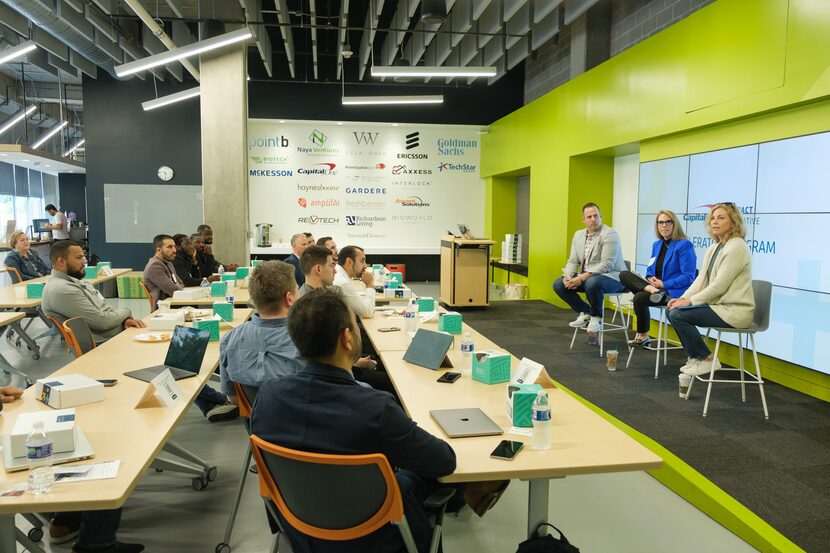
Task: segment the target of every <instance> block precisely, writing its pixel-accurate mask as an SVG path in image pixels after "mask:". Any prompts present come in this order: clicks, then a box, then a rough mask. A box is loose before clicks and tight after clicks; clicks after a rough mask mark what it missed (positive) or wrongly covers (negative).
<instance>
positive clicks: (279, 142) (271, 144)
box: [248, 135, 288, 150]
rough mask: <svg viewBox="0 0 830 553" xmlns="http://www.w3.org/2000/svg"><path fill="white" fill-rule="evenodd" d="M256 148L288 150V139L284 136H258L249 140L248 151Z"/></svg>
mask: <svg viewBox="0 0 830 553" xmlns="http://www.w3.org/2000/svg"><path fill="white" fill-rule="evenodd" d="M254 148H288V137H286V136H283V135H274V136H258V137H256V138H249V139H248V149H249V150H253V149H254Z"/></svg>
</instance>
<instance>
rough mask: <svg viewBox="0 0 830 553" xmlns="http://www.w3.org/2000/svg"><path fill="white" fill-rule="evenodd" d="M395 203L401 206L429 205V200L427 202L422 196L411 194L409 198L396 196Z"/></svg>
mask: <svg viewBox="0 0 830 553" xmlns="http://www.w3.org/2000/svg"><path fill="white" fill-rule="evenodd" d="M395 203H396V204H397V205H399V206H401V207H429V205H430V204H429V202H425V201H424V200H423V199H421V197H420V196H410V197H408V198H403V199H402V198H395Z"/></svg>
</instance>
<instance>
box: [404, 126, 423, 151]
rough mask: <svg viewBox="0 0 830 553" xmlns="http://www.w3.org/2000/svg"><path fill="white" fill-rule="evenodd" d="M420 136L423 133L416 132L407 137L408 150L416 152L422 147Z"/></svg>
mask: <svg viewBox="0 0 830 553" xmlns="http://www.w3.org/2000/svg"><path fill="white" fill-rule="evenodd" d="M420 134H421V133H419V132H418V131H415V132H412V133H409V134H408V135H406V149H407V150H414V149H415V148H417V147H418V146H420V145H421V141H420Z"/></svg>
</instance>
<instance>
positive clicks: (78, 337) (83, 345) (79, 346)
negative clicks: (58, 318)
mask: <svg viewBox="0 0 830 553" xmlns="http://www.w3.org/2000/svg"><path fill="white" fill-rule="evenodd" d="M63 328H64V329H65V330H66V333H67V334H68V335H69V339H70V340H71V343H72V347H74V348H75V357H80V356H81V355H83V354H85V353H88V352H90V351H92V350H93V349H95V338H94V337H93V336H92V331H91V330H90V329H89V325H87V324H86V321H85V320H83V319H82V318H81V317H73V318H71V319H67V320H66V321H64V323H63Z"/></svg>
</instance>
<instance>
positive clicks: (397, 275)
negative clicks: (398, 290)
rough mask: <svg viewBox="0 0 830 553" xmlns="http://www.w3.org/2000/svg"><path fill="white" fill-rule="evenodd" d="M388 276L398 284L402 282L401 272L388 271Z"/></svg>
mask: <svg viewBox="0 0 830 553" xmlns="http://www.w3.org/2000/svg"><path fill="white" fill-rule="evenodd" d="M389 278H391V279H392V280H394V281H395V282H397V283H398V286H400V285H402V284H403V275H402V274H401V273H389Z"/></svg>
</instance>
